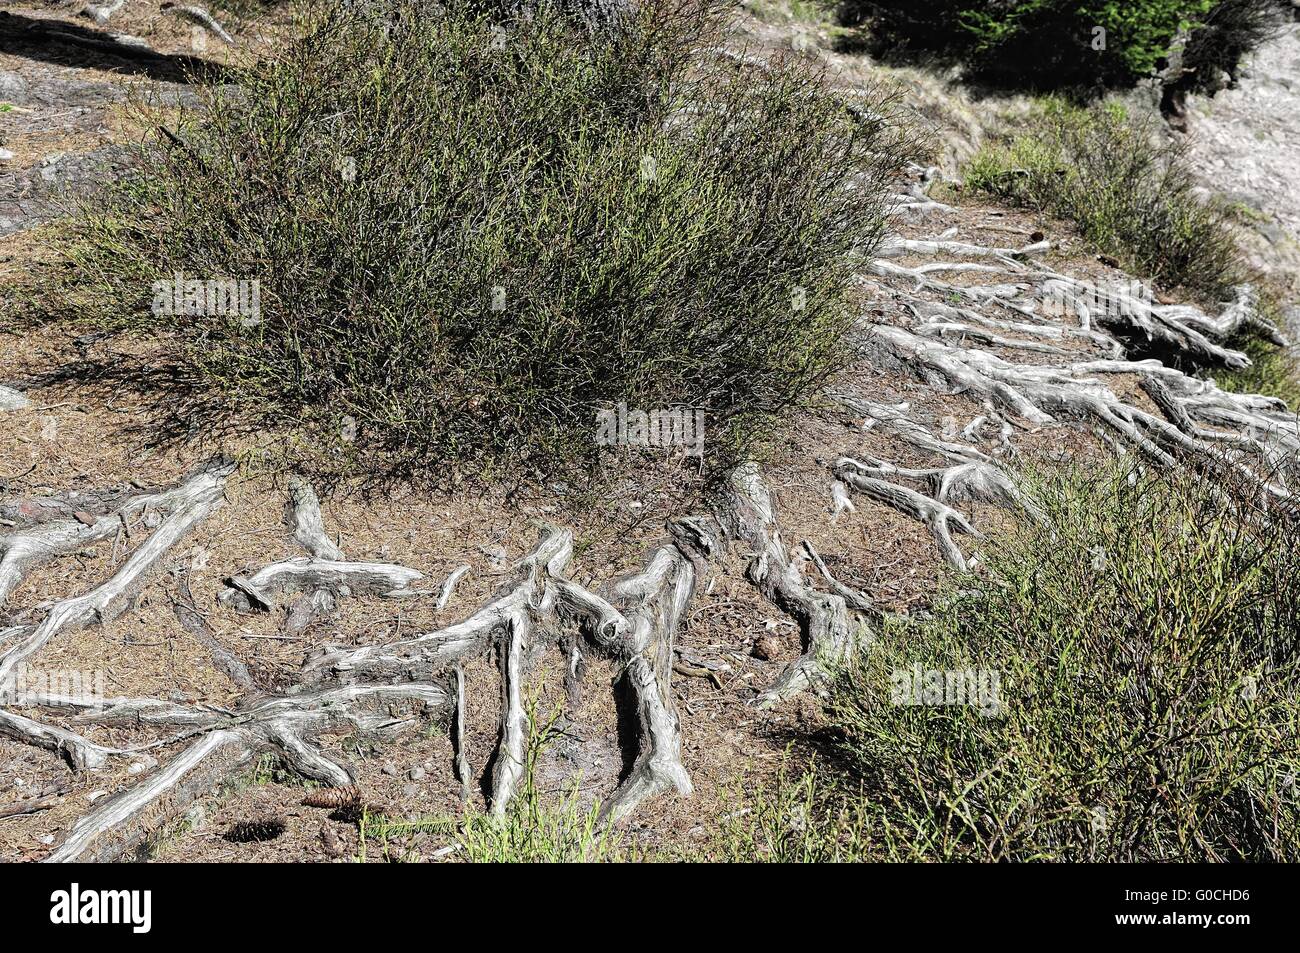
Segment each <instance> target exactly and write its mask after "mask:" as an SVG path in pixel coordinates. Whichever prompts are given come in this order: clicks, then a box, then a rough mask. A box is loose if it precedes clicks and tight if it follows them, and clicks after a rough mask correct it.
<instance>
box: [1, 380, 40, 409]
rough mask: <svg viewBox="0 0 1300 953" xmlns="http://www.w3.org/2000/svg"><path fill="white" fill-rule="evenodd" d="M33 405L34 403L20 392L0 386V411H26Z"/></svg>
mask: <svg viewBox="0 0 1300 953" xmlns="http://www.w3.org/2000/svg"><path fill="white" fill-rule="evenodd" d="M31 405H32V402H31V401H30V400H28V399H27V398H26V397H24V396H23V394H22V393H21V392H20V391H16V390H14V389H13V388H12V387H5V386H4V385H3V384H0V410H24V409H25V408H27V407H30V406H31Z"/></svg>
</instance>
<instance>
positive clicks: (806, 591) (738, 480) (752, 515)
mask: <svg viewBox="0 0 1300 953" xmlns="http://www.w3.org/2000/svg"><path fill="white" fill-rule="evenodd" d="M727 495H728V500H727V504H728V512H727V515H726V517H725V520H726V523H727V527H728V531H729V533H730V534H731V535H733V536H735V537H736V538H738V539H740V540H741V541H743V542H744V543H746V544H747V545H748V546H749V547H750V548H751V549H752V550H753V551H754V552H755V553H756V555H755V556H754V557H753V559H752V560H751V561H750V563H749V566H748V568H747V569H746V571H745V575H746V576H747V577H748V579H749V581H750V582H752V583H753V584H754V585H755V586H756V587H757V588H758V590H759V591H760V592H761V593H762V594H763V596H764V597H765V598H766V599H768V600H769V601H771V602H772V603H774V604H775V605H777V606H778V607H780V608H781V609H782V610H783V611H784V612H786V613H788V614H789V615H790V616H791V617H793V618H794V619H795V621H796V622H797V623H798V624H799V632H800V636H801V638H802V640H803V654H802V655H800V657H799V658H798V659H796V660H795V661H794V662H792V663H791V664H790V665H789V666H787V667H786V669H785V671H783V672H782V673H781V674H780V675H779V676H778V677H777V679H776V681H775V682H773V683H772V685H771V686H770V687H768V688H767V689H766V690H765V691H764V692H762V693H761V694H760V695H759V696H758V698H757V699H756V702H757V704H758V705H759V706H761V707H767V706H770V705H773V704H775V703H777V702H779V701H782V700H783V699H786V698H789V697H790V696H792V695H794V694H797V693H798V692H801V691H804V690H806V689H810V688H811V689H820V688H822V687H823V683H824V673H825V670H826V668H827V667H829V666H833V665H837V664H841V663H844V662H848V661H851V660H852V658H853V656H854V655H855V654H856V652H857V649H858V643H859V641H860V640H861V639H862V638H864V637H865V634H866V633H864V630H866V625H865V623H860V624H855V621H854V620H853V619H851V618H850V616H849V611H848V606H847V605H846V603H845V597H844V596H843V595H832V594H828V593H823V592H818V591H817V590H815V589H813V588H812V587H811V586H809V585H808V583H807V580H806V579H805V578H804V567H805V565H806V563H807V562H810V561H811V556H808V557H804V556H802V555H800V554H796V555H795V556H794V557H793V558H791V556H790V555H789V554H788V553H787V551H786V548H785V544H784V543H783V542H782V541H781V534H780V531H779V529H778V528H777V518H776V507H775V504H774V503H773V500H772V496H771V494H770V493H769V492H768V489H767V487H766V486H765V485H764V483H763V480H762V477H761V476H760V475H759V472H758V467H757V466H755V465H754V464H746V465H744V466H741V467H738V468H736V470H734V471H733V472H732V474H731V477H730V479H729V481H728V485H727ZM809 552H811V550H809Z"/></svg>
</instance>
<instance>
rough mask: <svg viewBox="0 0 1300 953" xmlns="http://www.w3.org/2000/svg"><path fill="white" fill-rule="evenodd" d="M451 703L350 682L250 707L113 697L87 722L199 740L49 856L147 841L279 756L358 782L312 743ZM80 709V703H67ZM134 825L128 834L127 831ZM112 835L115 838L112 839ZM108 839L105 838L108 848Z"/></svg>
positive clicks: (107, 851) (407, 689)
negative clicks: (399, 712) (269, 755)
mask: <svg viewBox="0 0 1300 953" xmlns="http://www.w3.org/2000/svg"><path fill="white" fill-rule="evenodd" d="M449 698H450V695H449V692H448V690H447V689H446V688H445V687H444V686H441V685H434V684H417V683H408V684H402V685H368V686H367V685H357V686H343V687H336V688H330V689H325V690H321V691H315V692H308V693H303V694H300V695H290V696H277V697H270V698H262V699H257V700H254V701H251V702H250V703H249V704H248V706H247V707H245V708H243V709H240V710H237V711H233V712H228V711H218V710H214V709H208V708H197V707H194V706H188V705H179V704H174V703H169V702H155V701H153V700H152V699H109V700H108V701H106V702H103V703H97V704H103V705H104V706H105V707H104V710H103V711H102V712H99V711H96V712H92V713H89V714H87V715H85V716H83V717H82V718H81V719H79V720H80V721H82V722H85V723H92V724H105V725H112V724H122V723H130V722H131V721H133V720H134V721H138V722H140V723H145V724H149V725H153V726H171V727H176V728H180V729H182V730H181V732H180V734H179V735H177V736H176V737H174V738H171V739H168V740H167V741H165V742H160V743H159V744H163V743H174V742H176V741H180V740H184V739H186V738H191V737H197V740H195V741H193V742H192V743H191V744H190V745H189V746H188V747H187V748H186V749H185V750H184V751H182V752H181V753H180V754H179V755H177V756H175V757H173V758H172V759H171V760H170V761H169V762H168V763H167V764H166V765H164V766H163V767H162V768H160V769H158V770H157V771H155V772H154V773H152V774H151V775H150V776H148V777H146V778H145V779H144V780H143V781H141V782H140V783H138V784H136V785H134V786H133V787H130V788H127V789H126V790H124V791H121V792H120V793H118V794H116V795H114V796H113V797H110V798H106V799H105V800H104V801H103V802H102V803H101V804H97V806H96V807H95V808H94V809H93V810H92V811H91V812H90V813H88V814H86V815H85V816H84V817H82V818H80V819H79V820H78V821H77V822H76V823H75V824H74V825H73V826H72V829H71V830H70V831H69V833H68V836H67V837H66V838H65V840H64V842H63V843H62V844H61V845H60V846H59V848H58V849H57V850H55V852H54V853H53V854H51V855H50V857H49V858H47V860H49V861H55V862H58V861H73V860H87V859H94V860H105V859H112V858H114V857H116V856H119V855H120V854H121V853H122V852H123V851H125V850H129V849H131V848H132V847H134V846H136V845H138V844H139V843H141V842H143V840H144V839H145V838H146V837H148V836H149V834H150V833H152V832H154V831H155V830H156V829H157V828H158V827H159V826H160V825H161V824H162V823H165V822H166V820H167V819H169V818H170V817H173V816H175V814H176V813H177V811H178V810H180V809H181V808H183V807H184V804H185V803H188V802H189V801H190V800H193V799H194V798H195V797H197V796H200V795H202V794H203V793H206V792H207V791H209V790H211V789H212V788H213V787H215V786H216V785H218V784H220V783H221V782H222V781H223V780H225V779H226V778H229V777H230V776H231V775H232V774H233V773H234V772H235V771H237V770H238V769H239V768H241V767H243V766H244V765H246V764H248V763H249V762H250V761H252V760H253V759H254V758H255V757H257V756H258V755H260V754H261V753H263V752H267V751H270V752H274V753H275V754H277V755H279V756H280V757H281V758H282V759H283V760H284V761H285V763H286V764H288V765H289V766H290V767H292V768H293V769H294V770H296V771H298V772H299V773H300V774H302V775H304V776H305V777H308V778H312V779H315V780H318V781H322V782H324V783H326V784H329V785H333V786H339V787H341V786H345V785H350V784H352V783H353V782H354V781H355V776H354V774H353V772H352V770H351V769H350V768H349V767H347V766H345V765H341V764H339V763H337V762H335V761H333V760H331V759H330V758H327V757H325V756H324V755H323V754H321V753H320V751H319V750H318V749H317V748H316V747H315V746H314V745H312V744H311V738H312V737H314V736H315V735H318V734H321V733H323V732H336V731H339V730H350V731H356V732H374V731H382V730H386V729H391V728H393V727H397V726H401V725H405V724H407V723H408V722H409V719H404V718H399V717H394V716H393V715H392V714H391V708H392V706H393V705H395V704H407V705H415V706H419V707H420V708H422V709H430V708H432V709H437V708H441V707H443V706H445V705H446V704H447V702H448V700H449ZM61 701H62V702H63V703H67V704H76V700H75V699H62V700H61ZM124 829H125V831H124ZM110 833H112V834H115V835H116V836H114V837H113V838H112V839H111V840H109V839H108V838H107V835H109V834H110ZM101 838H102V839H104V842H100V841H101Z"/></svg>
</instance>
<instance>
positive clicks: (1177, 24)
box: [842, 0, 1286, 89]
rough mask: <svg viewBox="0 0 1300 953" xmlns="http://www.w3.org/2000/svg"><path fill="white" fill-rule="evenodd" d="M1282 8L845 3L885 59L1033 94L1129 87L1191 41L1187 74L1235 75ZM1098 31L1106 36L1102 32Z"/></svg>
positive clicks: (1113, 2)
mask: <svg viewBox="0 0 1300 953" xmlns="http://www.w3.org/2000/svg"><path fill="white" fill-rule="evenodd" d="M1285 5H1286V4H1285V3H1283V2H1281V0H1012V2H1004V0H848V2H847V3H845V4H843V5H842V11H843V14H844V15H845V16H846V17H847V19H848V20H849V21H850V22H855V23H857V24H859V25H861V26H862V27H863V28H864V29H865V31H866V33H867V34H868V35H869V37H870V42H871V43H872V44H873V45H875V46H876V47H877V48H878V49H880V50H882V51H883V50H888V49H895V48H897V47H899V46H900V44H901V45H902V47H903V48H904V49H907V50H911V51H913V52H915V51H928V52H933V53H938V54H940V55H942V56H946V57H948V58H951V59H952V60H955V61H957V62H960V63H963V64H965V66H966V67H967V68H968V70H969V72H970V74H971V76H972V77H973V78H976V79H980V80H983V81H988V82H993V83H996V84H999V85H1009V86H1013V87H1029V88H1035V89H1062V88H1066V87H1077V88H1089V87H1096V86H1119V85H1129V84H1131V83H1133V82H1134V81H1136V80H1138V79H1141V78H1143V77H1147V76H1151V75H1153V74H1154V73H1155V72H1156V71H1157V70H1158V69H1160V68H1162V67H1163V66H1164V65H1165V63H1166V61H1167V60H1168V58H1169V56H1170V54H1171V51H1172V49H1173V47H1174V46H1175V45H1176V44H1177V43H1178V42H1180V40H1181V38H1183V37H1187V40H1188V45H1187V56H1186V58H1185V65H1187V66H1189V67H1190V68H1192V69H1197V70H1198V71H1202V72H1203V73H1205V72H1208V67H1209V66H1210V65H1211V64H1212V63H1216V64H1218V65H1219V66H1220V67H1221V68H1223V69H1228V70H1230V71H1231V70H1232V69H1235V67H1236V64H1237V62H1238V61H1239V59H1240V58H1241V56H1243V55H1244V54H1245V53H1246V52H1248V51H1249V50H1251V49H1253V48H1254V47H1255V45H1257V44H1258V43H1259V42H1262V41H1263V40H1264V39H1266V38H1267V36H1268V35H1270V28H1266V27H1265V26H1264V24H1265V23H1267V22H1271V21H1272V20H1273V19H1274V18H1275V17H1276V16H1277V15H1278V14H1279V11H1281V12H1284V10H1283V8H1284V7H1285ZM1098 28H1101V29H1102V30H1104V31H1105V33H1104V34H1099V33H1097V32H1096V31H1097V29H1098Z"/></svg>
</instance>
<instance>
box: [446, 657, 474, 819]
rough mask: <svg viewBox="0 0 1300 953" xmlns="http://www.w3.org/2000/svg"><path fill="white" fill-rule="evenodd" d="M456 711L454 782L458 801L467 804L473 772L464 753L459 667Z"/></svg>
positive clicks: (462, 683)
mask: <svg viewBox="0 0 1300 953" xmlns="http://www.w3.org/2000/svg"><path fill="white" fill-rule="evenodd" d="M454 686H455V690H456V710H455V711H454V712H453V713H452V714H453V717H454V719H455V720H454V722H453V724H452V734H451V744H452V748H453V749H454V751H455V767H456V780H457V781H459V782H460V799H461V800H462V801H465V802H468V801H469V797H470V785H471V784H472V783H473V772H472V771H471V770H470V766H469V755H467V754H466V753H465V673H464V671H462V670H461V669H460V668H459V667H457V668H456V671H455V682H454Z"/></svg>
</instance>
